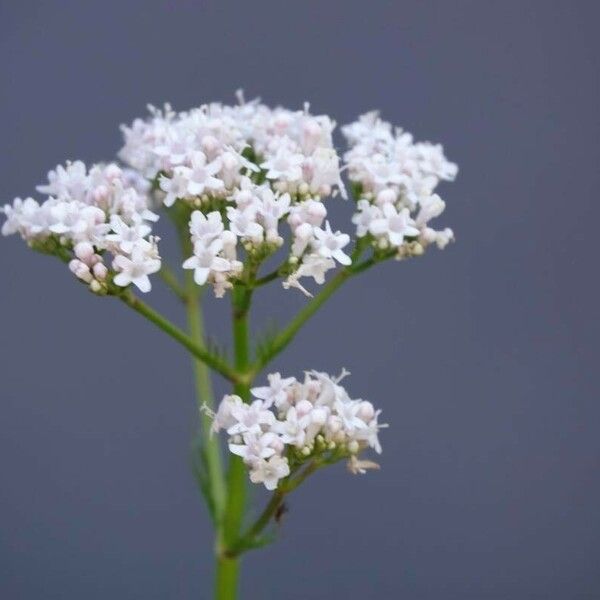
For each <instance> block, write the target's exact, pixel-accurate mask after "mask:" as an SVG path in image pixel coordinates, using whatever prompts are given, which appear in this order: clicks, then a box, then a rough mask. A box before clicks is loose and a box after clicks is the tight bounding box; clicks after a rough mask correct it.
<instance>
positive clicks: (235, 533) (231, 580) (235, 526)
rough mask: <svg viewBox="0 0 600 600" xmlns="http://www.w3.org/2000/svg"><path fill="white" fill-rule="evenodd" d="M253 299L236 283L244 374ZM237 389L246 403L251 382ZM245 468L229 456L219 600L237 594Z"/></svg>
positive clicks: (239, 363)
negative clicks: (236, 547)
mask: <svg viewBox="0 0 600 600" xmlns="http://www.w3.org/2000/svg"><path fill="white" fill-rule="evenodd" d="M251 299H252V289H251V287H247V286H245V285H236V286H235V287H234V289H233V291H232V305H233V306H232V308H233V347H234V353H235V369H236V371H237V373H238V374H245V373H246V372H247V370H248V365H249V363H250V344H249V327H248V311H249V309H250V302H251ZM234 392H235V393H236V394H237V395H238V396H240V397H241V398H242V399H243V400H244V401H245V402H248V401H249V400H250V381H249V380H244V381H238V382H237V383H236V384H235V386H234ZM246 477H247V474H246V467H245V466H244V462H243V461H242V459H241V458H240V457H238V456H231V457H230V459H229V471H228V474H227V503H226V508H225V513H224V515H223V529H222V547H221V548H220V552H219V556H218V559H217V560H218V562H217V579H216V595H215V597H216V598H217V600H233V599H234V598H235V597H236V594H237V589H238V579H239V559H238V558H236V557H231V556H230V555H229V552H228V548H229V547H231V546H233V544H234V543H235V542H236V540H237V539H238V537H239V534H240V529H241V526H242V520H243V517H244V510H245V504H246Z"/></svg>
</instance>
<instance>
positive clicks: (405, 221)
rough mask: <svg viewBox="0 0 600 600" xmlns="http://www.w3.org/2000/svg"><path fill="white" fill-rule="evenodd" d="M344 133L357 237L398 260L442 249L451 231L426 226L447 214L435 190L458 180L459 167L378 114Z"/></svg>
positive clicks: (435, 147) (437, 149) (438, 148)
mask: <svg viewBox="0 0 600 600" xmlns="http://www.w3.org/2000/svg"><path fill="white" fill-rule="evenodd" d="M342 133H343V134H344V136H345V137H346V139H347V141H348V144H349V146H350V149H349V150H348V152H346V154H345V156H344V160H345V163H346V166H347V168H348V176H349V178H350V180H351V181H352V182H353V183H354V184H355V185H356V186H357V188H356V189H357V190H358V195H359V198H358V202H357V209H358V210H357V212H356V213H355V215H354V217H353V219H352V221H353V223H354V224H355V225H356V234H357V236H358V237H364V236H366V235H370V236H372V238H373V243H374V245H375V246H376V247H377V248H380V249H389V248H398V249H399V256H402V255H405V254H406V253H408V254H413V255H416V254H421V253H422V251H423V248H424V247H425V246H427V245H429V244H432V243H436V244H437V246H438V247H439V248H444V247H445V246H446V245H447V244H448V242H450V241H451V240H452V239H453V237H454V235H453V233H452V230H451V229H444V230H443V231H436V230H434V229H432V228H430V227H429V226H428V223H429V221H430V220H431V219H433V218H434V217H438V216H439V215H440V214H441V213H442V212H443V211H444V209H445V203H444V201H443V200H442V199H441V198H440V197H439V196H438V195H437V194H436V193H434V190H435V188H436V187H437V185H438V183H439V182H440V181H442V180H444V181H452V180H454V178H455V177H456V174H457V172H458V167H457V166H456V165H455V164H454V163H451V162H449V161H448V160H447V159H446V157H445V156H444V152H443V148H442V146H441V145H433V144H430V143H427V142H414V141H413V137H412V135H411V134H410V133H407V132H405V131H403V130H401V129H396V130H394V129H393V128H392V125H391V124H390V123H387V122H385V121H382V120H381V119H380V118H379V115H378V113H377V112H370V113H367V114H365V115H362V116H361V117H360V118H359V119H358V120H357V121H356V122H354V123H351V124H349V125H346V126H344V127H342ZM406 241H408V242H410V244H405V242H406Z"/></svg>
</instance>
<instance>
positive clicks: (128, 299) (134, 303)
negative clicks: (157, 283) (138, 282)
mask: <svg viewBox="0 0 600 600" xmlns="http://www.w3.org/2000/svg"><path fill="white" fill-rule="evenodd" d="M118 297H119V298H120V299H121V300H122V301H123V302H124V303H125V304H127V306H129V307H130V308H133V310H135V311H136V312H138V313H139V314H140V315H142V316H143V317H146V319H148V320H149V321H150V322H152V323H154V324H155V325H156V326H157V327H158V328H160V329H162V330H163V331H164V332H165V333H167V334H168V335H170V336H171V337H172V338H173V339H175V340H176V341H178V342H179V343H180V344H181V345H182V346H184V347H185V348H186V349H187V350H188V351H189V352H191V353H192V354H193V355H194V356H195V357H196V358H197V359H198V360H200V361H202V362H203V363H205V364H206V365H208V366H209V367H211V368H212V369H214V370H215V371H217V373H220V374H221V375H222V376H223V377H225V379H229V381H232V382H234V383H236V382H237V381H238V380H239V377H238V374H237V372H236V371H235V370H234V369H232V368H231V367H230V366H229V365H228V364H227V362H226V361H225V360H223V359H222V358H220V357H218V356H215V355H213V354H211V353H210V352H209V351H208V350H206V348H204V347H203V346H201V345H199V344H198V343H197V342H196V341H194V340H192V339H191V338H189V337H188V336H187V335H186V334H185V333H184V332H183V331H181V329H179V328H178V327H177V326H176V325H174V324H173V323H171V322H170V321H169V320H168V319H165V318H164V317H163V316H162V315H161V314H159V313H157V312H156V311H155V310H154V309H153V308H150V306H148V305H147V304H145V303H144V302H143V301H142V300H140V299H139V298H137V297H136V296H134V295H133V294H132V293H131V292H130V291H129V290H128V291H126V292H124V293H122V294H119V296H118Z"/></svg>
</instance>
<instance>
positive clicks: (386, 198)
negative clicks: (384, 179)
mask: <svg viewBox="0 0 600 600" xmlns="http://www.w3.org/2000/svg"><path fill="white" fill-rule="evenodd" d="M397 197H398V196H397V194H396V192H395V191H394V190H390V189H387V190H381V191H380V192H379V194H377V199H376V202H377V204H379V205H380V206H381V205H382V204H389V203H390V202H396V199H397Z"/></svg>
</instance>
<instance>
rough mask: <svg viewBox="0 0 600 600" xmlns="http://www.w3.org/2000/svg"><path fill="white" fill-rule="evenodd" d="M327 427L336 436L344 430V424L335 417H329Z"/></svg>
mask: <svg viewBox="0 0 600 600" xmlns="http://www.w3.org/2000/svg"><path fill="white" fill-rule="evenodd" d="M327 427H328V429H329V431H330V432H331V433H332V434H334V435H335V434H336V433H338V432H339V431H340V429H341V428H342V423H341V421H340V420H339V418H335V417H333V416H331V417H329V419H328V420H327Z"/></svg>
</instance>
